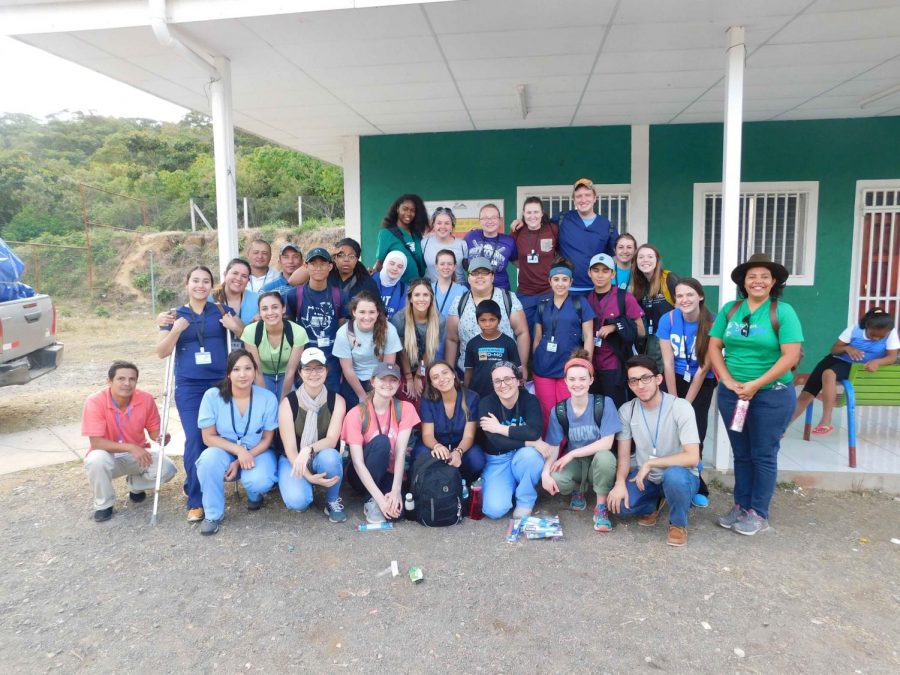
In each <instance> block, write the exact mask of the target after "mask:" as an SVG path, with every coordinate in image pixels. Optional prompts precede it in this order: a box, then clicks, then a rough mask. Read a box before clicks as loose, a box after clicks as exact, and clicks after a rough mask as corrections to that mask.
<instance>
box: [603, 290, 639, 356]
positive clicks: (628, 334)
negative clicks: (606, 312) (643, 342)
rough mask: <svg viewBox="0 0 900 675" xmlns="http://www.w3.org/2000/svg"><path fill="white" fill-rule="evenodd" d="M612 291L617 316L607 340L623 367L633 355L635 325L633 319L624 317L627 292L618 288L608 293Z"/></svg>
mask: <svg viewBox="0 0 900 675" xmlns="http://www.w3.org/2000/svg"><path fill="white" fill-rule="evenodd" d="M613 291H615V293H616V302H617V303H618V305H619V316H617V317H616V319H615V321H616V330H615V331H614V332H613V333H612V335H610V336H609V337H608V338H607V339H608V340H610V341H611V342H612V344H613V346H614V350H615V352H616V355H617V356H618V357H619V360H620V361H621V362H622V364H623V365H624V364H625V362H626V361H628V359H630V358H631V357H632V356H633V355H634V349H633V348H634V345H635V343H636V342H637V339H638V334H637V324H636V323H635V321H634V319H629V318H628V317H627V316H626V315H625V294H626V293H627V292H628V291H623V290H622V289H621V288H619V287H618V286H613V287H612V288H611V289H610V293H612V292H613Z"/></svg>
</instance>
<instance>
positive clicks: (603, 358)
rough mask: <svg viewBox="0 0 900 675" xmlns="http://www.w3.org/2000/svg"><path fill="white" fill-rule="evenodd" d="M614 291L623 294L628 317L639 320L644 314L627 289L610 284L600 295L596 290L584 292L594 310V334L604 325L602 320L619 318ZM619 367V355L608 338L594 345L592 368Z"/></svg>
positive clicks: (617, 300) (617, 303) (607, 368)
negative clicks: (598, 344)
mask: <svg viewBox="0 0 900 675" xmlns="http://www.w3.org/2000/svg"><path fill="white" fill-rule="evenodd" d="M616 293H624V294H625V315H626V316H627V317H628V318H629V319H633V320H634V321H639V320H640V319H641V317H643V316H644V312H643V310H642V309H641V306H640V305H639V304H638V302H637V300H635V298H634V296H633V295H632V294H631V293H629V292H628V291H623V290H622V289H621V288H617V287H615V286H612V287H611V288H610V290H609V291H607V292H606V293H604V294H603V295H602V296H599V295H597V292H596V291H588V293H586V294H585V295H586V297H587V301H588V304H589V305H590V306H591V309H593V310H594V314H595V317H594V335H595V336H596V335H597V331H598V330H600V328H601V327H602V326H603V325H604V321H607V320H608V319H618V318H619V299H618V297H617V296H616ZM618 367H619V357H618V356H616V350H615V349H614V348H613V345H612V344H610V341H609V340H604V341H603V344H602V345H600V347H599V348H598V347H597V346H596V343H595V346H594V368H596V369H597V370H615V369H616V368H618Z"/></svg>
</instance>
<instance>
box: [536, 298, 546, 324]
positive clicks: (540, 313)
mask: <svg viewBox="0 0 900 675" xmlns="http://www.w3.org/2000/svg"><path fill="white" fill-rule="evenodd" d="M548 302H550V298H544V299H543V300H541V301H540V302H539V303H538V304H537V309H536V310H535V312H536V317H535V322H534V325H535V326H543V325H544V308H545V307H546V306H547V303H548Z"/></svg>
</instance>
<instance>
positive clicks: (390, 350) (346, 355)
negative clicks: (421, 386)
mask: <svg viewBox="0 0 900 675" xmlns="http://www.w3.org/2000/svg"><path fill="white" fill-rule="evenodd" d="M353 332H354V334H355V335H356V341H355V344H354V345H353V346H351V345H350V338H349V337H347V324H346V323H345V324H344V325H343V326H341V327H340V328H338V332H337V336H336V337H335V338H334V348H333V349H332V350H331V353H332V355H334V356H336V357H337V358H339V359H353V372H354V373H356V377H358V378H359V380H360V382H366V381H367V380H371V379H372V371H374V370H375V366H377V365H378V363H379V361H381V359H378V358H376V357H375V332H374V331H369V332H364V331H361V330H359V328H357V327H356V326H355V325H354V326H353ZM402 349H403V345H402V344H400V337H399V336H398V335H397V329H396V328H394V325H393V324H392V323H391V322H390V321H389V322H388V325H387V340H386V341H385V345H384V353H385V354H396V353H397V352H399V351H400V350H402Z"/></svg>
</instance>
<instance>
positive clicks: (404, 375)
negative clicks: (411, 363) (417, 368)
mask: <svg viewBox="0 0 900 675" xmlns="http://www.w3.org/2000/svg"><path fill="white" fill-rule="evenodd" d="M403 377H412V372H409V373H403Z"/></svg>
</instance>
